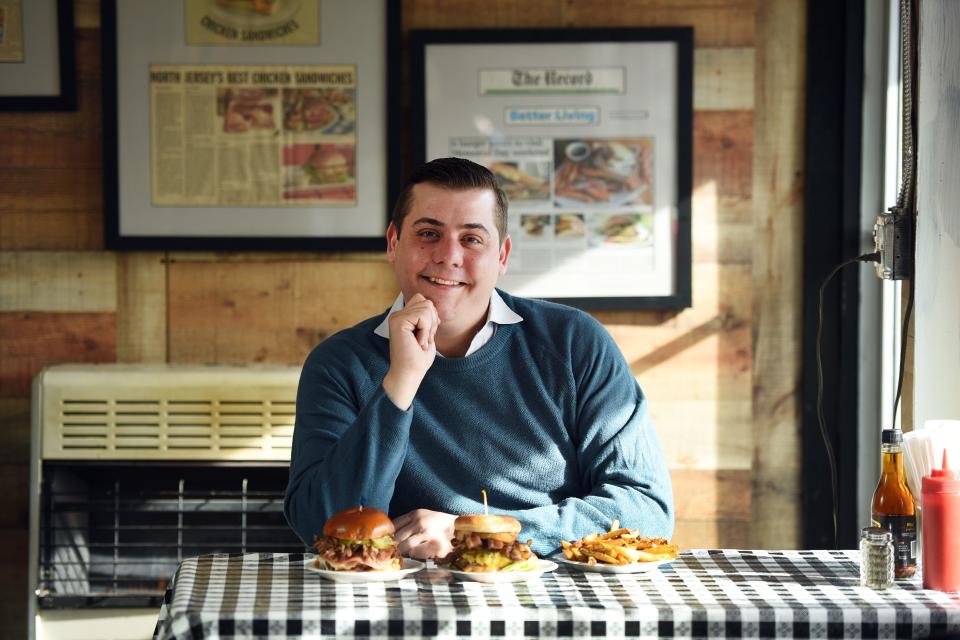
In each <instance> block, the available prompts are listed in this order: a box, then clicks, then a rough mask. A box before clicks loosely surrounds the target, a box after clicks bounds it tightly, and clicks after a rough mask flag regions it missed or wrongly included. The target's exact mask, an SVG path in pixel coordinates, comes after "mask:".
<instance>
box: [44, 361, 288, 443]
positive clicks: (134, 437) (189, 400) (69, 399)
mask: <svg viewBox="0 0 960 640" xmlns="http://www.w3.org/2000/svg"><path fill="white" fill-rule="evenodd" d="M299 376H300V367H277V366H242V367H241V366H223V365H209V366H203V365H123V364H103V365H56V366H52V367H48V368H46V369H44V370H43V371H42V372H40V373H39V374H38V375H37V377H36V379H35V380H34V407H33V410H34V412H33V415H34V420H35V428H36V429H37V431H35V434H36V435H39V439H40V442H41V448H40V451H39V455H40V458H41V459H43V460H219V461H224V460H230V461H258V460H274V461H276V460H283V461H289V459H290V445H291V442H292V439H293V424H294V415H295V410H296V405H295V401H296V390H297V381H298V379H299ZM37 421H39V424H36V422H37ZM37 432H38V433H37Z"/></svg>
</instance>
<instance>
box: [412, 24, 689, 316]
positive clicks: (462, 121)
mask: <svg viewBox="0 0 960 640" xmlns="http://www.w3.org/2000/svg"><path fill="white" fill-rule="evenodd" d="M411 43H412V69H411V78H412V86H413V91H414V95H413V99H412V105H413V113H414V116H413V125H414V131H413V144H414V149H413V156H414V158H415V159H416V160H420V161H423V160H427V159H432V158H436V157H442V156H458V157H464V158H469V159H471V160H474V161H476V162H478V163H480V164H483V165H485V166H487V167H488V168H490V169H491V170H492V171H493V172H494V174H496V176H497V179H498V181H499V182H500V185H501V186H502V187H503V190H504V191H505V192H506V195H507V197H508V199H509V203H510V204H509V227H508V228H509V233H510V238H511V243H512V252H511V254H510V260H509V264H508V270H507V273H506V274H505V275H504V276H501V278H500V280H499V281H498V282H499V286H501V287H503V288H504V289H506V290H507V291H510V292H511V293H515V294H518V295H524V296H530V297H537V298H547V299H551V300H556V301H558V302H562V303H565V304H570V305H574V306H579V307H583V308H588V309H654V308H656V309H680V308H684V307H688V306H690V296H691V291H690V255H691V249H690V198H691V184H692V175H691V154H692V112H693V68H692V67H693V30H692V29H691V28H663V29H660V28H656V29H594V30H590V29H587V30H516V31H512V30H507V31H502V30H498V31H486V30H476V31H413V32H411Z"/></svg>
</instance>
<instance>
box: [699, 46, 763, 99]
mask: <svg viewBox="0 0 960 640" xmlns="http://www.w3.org/2000/svg"><path fill="white" fill-rule="evenodd" d="M753 56H754V53H753V48H752V47H737V48H730V49H696V50H694V53H693V64H694V66H693V108H694V109H695V110H696V111H731V110H752V109H753V82H754V78H753Z"/></svg>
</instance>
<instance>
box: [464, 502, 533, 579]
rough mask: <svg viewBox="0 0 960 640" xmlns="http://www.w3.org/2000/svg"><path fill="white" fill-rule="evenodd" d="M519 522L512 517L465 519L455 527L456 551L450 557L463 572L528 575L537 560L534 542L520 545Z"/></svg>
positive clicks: (489, 516)
mask: <svg viewBox="0 0 960 640" xmlns="http://www.w3.org/2000/svg"><path fill="white" fill-rule="evenodd" d="M519 533H520V522H519V521H518V520H517V519H516V518H513V517H510V516H491V515H465V516H460V517H459V518H457V519H456V520H455V521H454V523H453V540H452V541H451V542H452V543H453V551H451V552H450V555H449V556H447V558H446V559H445V562H447V563H448V564H449V565H450V567H451V568H452V569H458V570H460V571H477V572H489V571H527V570H530V569H532V568H533V566H534V564H535V563H536V561H537V556H536V555H534V553H533V552H532V551H531V550H530V544H531V541H530V540H527V542H526V544H524V543H523V542H517V534H519Z"/></svg>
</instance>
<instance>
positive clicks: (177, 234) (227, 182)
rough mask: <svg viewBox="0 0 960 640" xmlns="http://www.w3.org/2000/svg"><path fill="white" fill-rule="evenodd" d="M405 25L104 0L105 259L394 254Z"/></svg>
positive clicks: (381, 0)
mask: <svg viewBox="0 0 960 640" xmlns="http://www.w3.org/2000/svg"><path fill="white" fill-rule="evenodd" d="M231 5H232V6H231ZM177 6H178V8H179V9H180V10H172V7H177ZM255 7H259V8H255ZM264 7H266V9H264ZM400 11H401V9H400V5H399V3H394V2H390V1H389V0H357V1H356V2H352V3H343V2H338V1H337V0H289V1H287V2H284V1H282V0H281V1H278V2H271V3H266V5H262V4H261V5H258V4H257V3H252V2H249V1H247V2H244V1H243V0H236V2H234V1H233V0H229V1H217V2H214V1H213V0H177V2H176V3H175V4H174V3H157V2H153V1H152V0H122V1H121V0H103V2H102V4H101V29H102V38H103V42H102V49H103V61H104V67H103V69H104V70H103V111H104V122H103V129H104V207H105V224H104V236H105V244H106V246H107V248H108V249H117V250H187V251H204V250H214V251H381V250H384V249H385V247H386V240H385V231H386V226H387V222H388V212H389V209H390V205H391V204H392V202H393V199H394V195H395V194H396V193H397V191H398V190H399V185H398V180H399V163H398V161H397V158H398V156H399V151H400V149H399V144H398V142H397V136H398V126H397V123H398V119H399V112H398V110H397V109H396V108H390V107H395V105H396V104H397V103H398V100H397V98H396V95H397V93H398V87H399V73H398V68H397V67H398V64H399V62H398V60H399V55H398V54H397V52H398V50H399V46H400ZM361 158H362V160H363V161H362V162H361V161H360V159H361Z"/></svg>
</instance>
